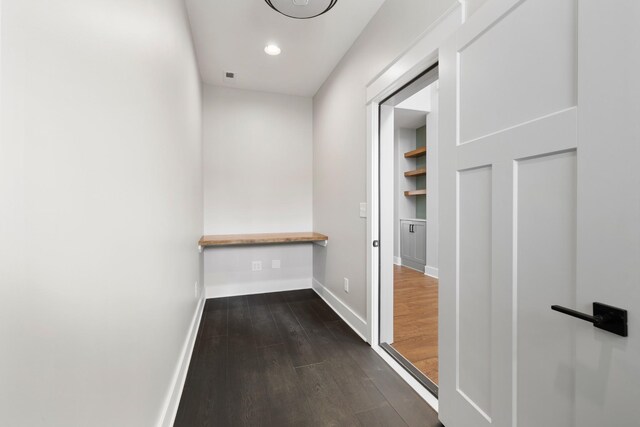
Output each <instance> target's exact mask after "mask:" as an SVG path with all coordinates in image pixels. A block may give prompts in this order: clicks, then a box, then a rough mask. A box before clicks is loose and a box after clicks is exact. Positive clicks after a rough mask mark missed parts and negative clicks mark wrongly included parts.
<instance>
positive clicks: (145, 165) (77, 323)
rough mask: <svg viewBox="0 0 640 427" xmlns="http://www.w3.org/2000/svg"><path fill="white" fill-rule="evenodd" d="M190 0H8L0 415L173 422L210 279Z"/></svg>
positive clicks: (0, 225) (1, 176)
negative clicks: (171, 402)
mask: <svg viewBox="0 0 640 427" xmlns="http://www.w3.org/2000/svg"><path fill="white" fill-rule="evenodd" d="M183 9H184V7H183V4H182V2H181V1H180V0H156V1H152V2H150V1H146V0H116V1H114V0H66V1H56V2H52V1H49V0H5V1H3V2H2V35H1V43H2V44H1V46H0V53H1V59H2V77H1V85H0V87H1V91H0V93H1V96H2V98H1V102H2V110H1V114H0V118H1V121H2V128H1V136H0V200H1V201H2V202H1V204H0V343H2V344H1V347H2V349H1V350H0V359H1V363H0V425H3V426H43V425H46V426H150V425H154V424H155V423H156V422H157V421H158V420H159V417H160V416H161V413H162V411H163V406H164V402H165V398H166V397H167V395H168V391H169V388H170V385H171V382H172V377H173V375H174V373H175V372H176V368H177V366H178V359H179V355H180V352H181V349H182V347H183V344H184V342H185V337H186V336H187V333H188V329H189V325H190V322H191V320H192V319H193V317H194V314H195V310H196V307H197V302H198V299H197V298H196V297H195V295H194V284H195V282H196V281H198V280H199V275H200V267H199V264H200V260H199V256H198V252H197V239H198V237H199V236H200V234H201V232H202V185H201V183H202V176H201V104H200V86H199V76H198V71H197V68H196V62H195V57H194V52H193V47H192V43H191V38H190V33H189V29H188V23H187V20H186V16H185V12H184V10H183Z"/></svg>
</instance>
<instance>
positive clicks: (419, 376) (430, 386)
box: [380, 343, 438, 398]
mask: <svg viewBox="0 0 640 427" xmlns="http://www.w3.org/2000/svg"><path fill="white" fill-rule="evenodd" d="M380 348H382V349H383V350H384V351H385V352H387V354H389V356H391V357H392V358H393V360H395V361H396V362H398V363H399V364H400V365H401V366H402V367H403V368H404V369H405V370H406V371H407V372H408V373H409V375H411V376H412V377H413V378H414V379H415V380H416V381H418V382H419V383H420V384H421V385H422V386H423V387H424V388H426V389H427V390H428V391H429V393H431V394H432V395H433V396H434V397H436V398H437V397H438V385H437V384H435V383H434V382H433V381H431V380H430V379H429V377H427V376H426V375H425V374H423V373H422V372H420V371H419V370H418V368H416V367H415V366H413V364H412V363H411V362H409V361H408V360H407V359H406V358H405V357H404V356H403V355H402V354H400V353H399V352H398V351H397V350H396V349H395V348H393V347H391V346H390V345H389V344H387V343H380Z"/></svg>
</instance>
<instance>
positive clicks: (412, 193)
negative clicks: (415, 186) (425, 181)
mask: <svg viewBox="0 0 640 427" xmlns="http://www.w3.org/2000/svg"><path fill="white" fill-rule="evenodd" d="M426 194H427V190H426V189H424V190H411V191H405V192H404V195H405V196H407V197H409V196H425V195H426Z"/></svg>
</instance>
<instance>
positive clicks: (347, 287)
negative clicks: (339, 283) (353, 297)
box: [344, 277, 349, 293]
mask: <svg viewBox="0 0 640 427" xmlns="http://www.w3.org/2000/svg"><path fill="white" fill-rule="evenodd" d="M344 291H345V292H346V293H349V279H347V278H346V277H345V278H344Z"/></svg>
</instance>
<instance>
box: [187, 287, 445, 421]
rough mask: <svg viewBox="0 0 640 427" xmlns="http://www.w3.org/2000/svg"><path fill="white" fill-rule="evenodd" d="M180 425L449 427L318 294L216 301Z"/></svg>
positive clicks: (209, 307) (206, 317)
mask: <svg viewBox="0 0 640 427" xmlns="http://www.w3.org/2000/svg"><path fill="white" fill-rule="evenodd" d="M175 425H176V426H206V425H210V426H213V425H215V426H229V425H252V426H255V425H264V426H291V425H296V426H325V425H340V426H343V425H349V426H355V425H362V426H367V427H369V426H376V425H378V426H389V427H391V426H393V427H396V426H433V427H435V426H440V425H441V424H440V423H439V422H438V421H437V414H436V413H435V412H434V411H433V410H432V409H431V408H430V407H429V405H427V404H426V403H425V402H424V401H423V400H422V399H421V398H420V397H419V396H418V395H417V394H416V393H415V392H414V391H413V390H412V389H411V388H410V387H409V386H408V385H407V384H406V383H405V382H404V381H402V380H401V379H400V377H399V376H398V375H397V374H396V373H395V372H393V371H392V370H391V368H389V366H388V365H387V364H386V363H385V362H384V361H383V360H382V359H381V358H380V357H379V356H378V355H377V354H376V353H375V352H374V351H373V350H372V349H371V347H369V346H368V345H367V344H366V343H364V342H363V341H362V340H361V339H360V338H359V337H357V336H356V335H355V334H354V333H353V332H352V331H351V329H350V328H349V326H347V325H346V324H345V323H344V322H343V321H342V320H341V319H339V318H338V317H337V315H336V314H335V313H334V312H333V311H332V310H331V309H330V308H329V306H327V305H326V304H325V303H324V301H322V300H321V299H320V298H319V297H318V296H317V294H316V293H315V292H314V291H312V290H301V291H291V292H281V293H271V294H263V295H250V296H241V297H232V298H221V299H214V300H208V301H207V302H206V306H205V311H204V313H203V317H202V320H201V324H200V331H199V333H198V338H197V341H196V344H195V348H194V353H193V358H192V360H191V365H190V367H189V373H188V377H187V381H186V384H185V388H184V392H183V395H182V399H181V402H180V408H179V410H178V416H177V418H176V422H175Z"/></svg>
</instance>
